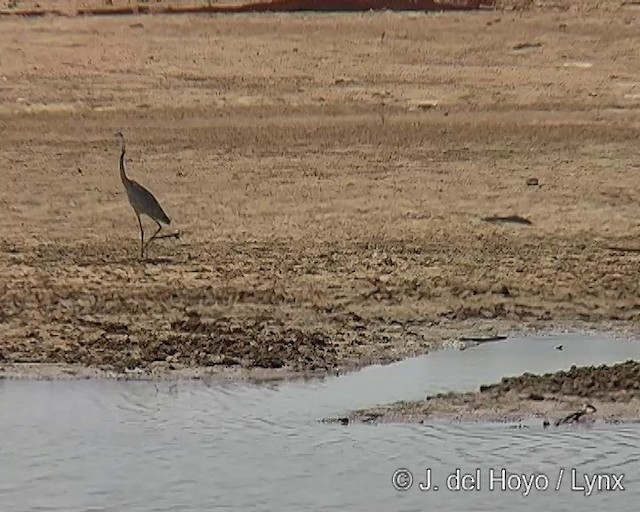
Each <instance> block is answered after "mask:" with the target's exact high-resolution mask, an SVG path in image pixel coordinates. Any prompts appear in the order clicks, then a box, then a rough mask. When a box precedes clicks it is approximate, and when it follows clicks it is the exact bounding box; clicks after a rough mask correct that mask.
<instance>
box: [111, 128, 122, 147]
mask: <svg viewBox="0 0 640 512" xmlns="http://www.w3.org/2000/svg"><path fill="white" fill-rule="evenodd" d="M113 136H114V137H115V138H116V139H118V140H119V141H120V146H121V147H122V150H123V151H124V134H123V133H122V132H121V131H117V132H116V133H114V134H113Z"/></svg>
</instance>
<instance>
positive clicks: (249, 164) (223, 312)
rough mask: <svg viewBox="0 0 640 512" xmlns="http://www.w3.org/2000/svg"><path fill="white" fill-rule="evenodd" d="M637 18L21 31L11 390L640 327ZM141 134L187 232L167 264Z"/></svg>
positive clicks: (9, 209)
mask: <svg viewBox="0 0 640 512" xmlns="http://www.w3.org/2000/svg"><path fill="white" fill-rule="evenodd" d="M632 7H633V6H629V7H625V8H619V6H618V8H617V9H613V8H612V9H611V10H607V9H601V10H599V11H598V12H597V13H596V14H591V13H589V12H587V11H585V10H581V9H579V8H578V9H577V10H576V9H574V10H573V11H569V12H562V11H556V10H544V11H534V12H527V13H524V14H523V13H509V12H483V13H467V14H451V15H438V14H431V15H425V14H391V13H378V14H362V15H322V16H320V15H267V16H258V15H250V16H211V17H186V16H179V17H153V16H139V17H125V18H117V17H111V18H100V19H97V18H95V19H91V18H84V19H77V18H56V17H49V18H44V19H32V20H24V19H18V18H3V19H0V130H1V133H2V137H0V162H2V171H1V175H2V178H3V180H2V185H3V186H2V187H1V188H0V208H1V209H2V210H1V211H2V212H3V215H2V216H1V218H0V298H1V300H0V362H2V364H3V365H4V366H3V368H4V371H5V373H7V372H8V373H9V374H11V375H20V374H28V375H32V374H34V373H37V372H38V371H39V370H37V368H39V367H40V366H38V365H37V364H35V365H34V363H47V364H49V365H51V364H53V365H55V364H64V365H70V366H67V370H66V371H69V372H71V373H74V372H75V373H76V374H78V373H79V374H83V375H84V374H86V373H87V372H88V374H92V372H95V371H98V370H99V371H107V372H112V373H116V374H117V373H123V372H124V373H127V372H128V373H131V372H143V373H144V372H150V371H153V372H156V373H162V372H165V371H169V370H172V371H178V372H180V371H185V370H189V369H191V370H193V371H196V370H197V371H198V372H201V371H205V370H203V369H208V370H206V371H209V372H214V373H215V372H218V373H222V374H226V373H228V374H231V375H237V374H238V373H241V374H243V375H244V374H246V373H251V372H259V373H260V372H262V374H269V375H279V374H289V373H291V372H293V373H295V374H299V373H300V372H303V373H317V372H320V373H322V372H325V371H336V370H337V371H342V370H345V369H349V368H354V367H358V366H362V365H367V364H371V363H378V362H388V361H394V360H398V359H400V358H404V357H407V356H411V355H417V354H422V353H425V352H427V351H429V350H431V349H433V348H435V347H437V346H439V345H440V344H441V343H442V342H443V340H446V339H452V338H455V337H456V336H459V335H460V334H469V333H478V332H482V333H501V334H502V333H507V332H510V331H515V330H520V329H531V328H548V327H550V326H551V327H552V326H555V325H562V326H575V325H577V324H580V325H583V324H584V325H587V326H592V327H593V326H595V327H607V328H613V329H618V328H625V329H629V330H631V331H633V332H635V331H636V326H637V325H638V320H640V298H639V288H640V280H639V279H638V271H639V268H640V253H638V252H633V251H620V250H612V249H610V247H622V248H627V249H628V248H632V249H633V248H638V247H640V240H638V235H640V225H639V219H640V204H639V202H638V195H639V193H640V180H638V173H639V172H640V160H639V159H638V138H639V135H640V110H639V107H640V70H639V69H638V67H637V48H638V44H639V42H640V41H639V39H640V36H639V34H640V30H638V28H639V19H640V11H638V10H636V9H633V8H632ZM383 36H384V37H383ZM116 130H122V131H123V132H124V133H125V135H126V136H127V140H128V158H129V160H128V169H129V174H130V176H131V177H133V178H134V179H136V180H139V181H140V182H141V183H143V184H145V185H146V186H148V187H149V188H150V189H151V190H152V191H153V192H154V194H155V195H156V196H157V197H158V199H159V200H160V201H161V203H162V204H163V206H164V207H165V210H166V211H167V213H168V214H169V217H171V219H172V221H173V222H172V225H171V227H170V228H171V230H179V231H180V233H181V235H182V236H181V238H180V239H179V240H172V239H168V240H162V241H158V242H157V243H154V244H152V245H151V246H150V249H149V255H148V258H147V260H146V261H140V260H139V259H138V226H137V222H136V219H135V216H134V214H133V211H132V210H131V208H130V206H129V205H128V203H127V200H126V196H125V194H124V190H123V188H122V184H121V182H120V180H119V177H118V167H117V165H118V156H119V148H118V144H117V142H116V141H115V139H114V138H113V133H114V132H115V131H116ZM532 178H535V180H537V185H527V181H528V180H530V179H532ZM530 182H533V181H530ZM509 215H518V216H521V217H524V218H526V219H528V220H529V221H530V222H531V224H517V223H504V222H487V221H485V220H483V218H484V217H491V216H509ZM151 228H152V226H151V225H148V229H151ZM42 368H44V367H42ZM46 368H58V367H56V366H47V367H46ZM81 368H84V369H81ZM86 368H90V370H87V369H86ZM49 371H50V370H47V372H49ZM51 371H53V370H51ZM272 371H273V373H269V372H272ZM53 372H54V373H55V371H53ZM83 372H84V373H83ZM225 372H226V373H225Z"/></svg>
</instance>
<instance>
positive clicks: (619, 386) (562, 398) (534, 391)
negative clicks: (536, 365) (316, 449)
mask: <svg viewBox="0 0 640 512" xmlns="http://www.w3.org/2000/svg"><path fill="white" fill-rule="evenodd" d="M585 405H591V406H593V407H594V408H595V411H594V412H590V413H588V414H585V415H584V416H582V417H581V418H580V419H578V421H577V422H576V423H589V422H594V421H604V422H630V421H633V422H636V421H640V363H638V362H636V361H628V362H625V363H620V364H616V365H610V366H607V365H601V366H597V367H595V366H585V367H575V366H573V367H572V368H571V369H570V370H566V371H559V372H555V373H547V374H543V375H532V374H523V375H520V376H517V377H505V378H504V379H502V381H501V382H499V383H496V384H491V385H486V386H481V387H480V389H479V390H478V391H476V392H470V393H446V394H438V395H434V396H430V397H427V398H426V399H425V400H424V401H418V402H398V403H394V404H390V405H386V406H381V407H375V408H371V409H365V410H359V411H354V412H353V413H352V414H350V415H349V416H348V417H347V418H341V419H340V420H337V419H333V420H328V421H342V422H345V421H353V422H364V423H428V422H430V421H440V420H446V421H491V422H518V421H522V420H524V419H527V418H531V417H536V418H540V420H541V421H546V422H548V423H549V424H550V425H551V426H553V425H554V424H555V423H557V422H559V421H562V420H563V419H566V418H567V417H568V416H569V415H571V414H572V413H574V412H577V411H582V410H584V407H585ZM566 423H573V421H571V420H570V421H567V422H566Z"/></svg>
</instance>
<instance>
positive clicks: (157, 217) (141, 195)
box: [116, 132, 171, 258]
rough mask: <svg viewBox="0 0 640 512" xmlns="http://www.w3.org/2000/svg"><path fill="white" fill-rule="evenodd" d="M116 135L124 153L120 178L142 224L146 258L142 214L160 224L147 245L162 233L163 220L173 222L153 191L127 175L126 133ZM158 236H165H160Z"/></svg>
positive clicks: (121, 158)
mask: <svg viewBox="0 0 640 512" xmlns="http://www.w3.org/2000/svg"><path fill="white" fill-rule="evenodd" d="M116 135H117V136H119V137H120V140H121V142H122V153H120V179H121V180H122V184H123V185H124V189H125V190H126V192H127V198H128V199H129V203H130V204H131V207H132V208H133V211H134V212H135V214H136V217H137V218H138V225H139V226H140V257H141V258H144V248H145V242H144V229H143V227H142V220H140V216H141V215H146V216H147V217H149V218H151V219H152V220H153V221H154V222H155V223H156V224H157V225H158V229H157V230H156V232H155V233H154V234H153V235H152V236H151V238H150V239H149V240H148V241H147V243H146V245H148V244H149V243H150V242H151V241H152V240H154V239H155V238H156V237H158V233H160V231H161V230H162V225H161V224H160V223H161V222H162V223H163V224H166V225H167V226H168V225H170V224H171V219H169V216H168V215H167V214H166V213H165V212H164V210H163V209H162V206H160V203H158V200H157V199H156V198H155V197H154V196H153V194H152V193H151V192H149V191H148V190H147V189H146V188H144V187H143V186H142V185H140V183H138V182H137V181H134V180H132V179H129V177H128V176H127V172H126V166H125V153H126V148H125V143H124V135H123V134H122V132H118V133H117V134H116ZM165 236H166V235H165ZM158 238H164V237H163V236H160V237H158Z"/></svg>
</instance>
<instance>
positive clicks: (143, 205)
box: [129, 180, 171, 225]
mask: <svg viewBox="0 0 640 512" xmlns="http://www.w3.org/2000/svg"><path fill="white" fill-rule="evenodd" d="M130 184H131V188H130V190H129V193H130V199H131V201H132V202H133V203H134V207H135V208H137V210H138V212H139V213H144V214H145V215H148V216H149V217H151V218H152V219H153V220H156V221H158V222H162V223H164V224H167V225H169V224H171V220H170V219H169V217H168V216H167V214H166V213H165V212H164V210H163V209H162V206H160V203H158V200H157V199H156V198H155V197H154V196H153V194H152V193H151V192H149V191H148V190H147V189H146V188H144V187H143V186H142V185H140V183H138V182H137V181H133V180H130Z"/></svg>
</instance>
